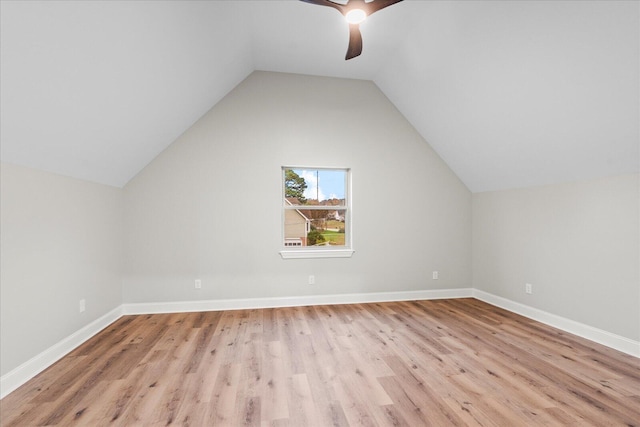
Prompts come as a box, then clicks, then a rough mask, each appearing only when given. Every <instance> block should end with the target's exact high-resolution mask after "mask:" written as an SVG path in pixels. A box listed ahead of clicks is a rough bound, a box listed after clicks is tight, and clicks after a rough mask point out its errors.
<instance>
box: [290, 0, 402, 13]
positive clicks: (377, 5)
mask: <svg viewBox="0 0 640 427" xmlns="http://www.w3.org/2000/svg"><path fill="white" fill-rule="evenodd" d="M302 1H305V0H302ZM401 1H402V0H373V1H371V2H369V3H365V4H366V8H367V10H366V12H367V16H369V15H371V14H373V13H375V12H377V11H379V10H380V9H384V8H385V7H388V6H391V5H392V4H396V3H400V2H401Z"/></svg>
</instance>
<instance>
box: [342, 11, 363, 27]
mask: <svg viewBox="0 0 640 427" xmlns="http://www.w3.org/2000/svg"><path fill="white" fill-rule="evenodd" d="M344 17H345V18H346V19H347V22H348V23H349V24H359V23H361V22H362V21H364V20H365V19H367V13H366V12H365V11H364V10H362V9H351V10H350V11H349V12H347V14H346V15H344Z"/></svg>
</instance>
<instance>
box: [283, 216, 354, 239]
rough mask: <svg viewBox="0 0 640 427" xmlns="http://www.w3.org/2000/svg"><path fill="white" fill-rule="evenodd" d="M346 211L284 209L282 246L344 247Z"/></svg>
mask: <svg viewBox="0 0 640 427" xmlns="http://www.w3.org/2000/svg"><path fill="white" fill-rule="evenodd" d="M346 213H347V211H346V209H303V208H301V209H285V211H284V214H285V215H284V245H285V246H286V247H291V246H345V230H346V225H347V224H346Z"/></svg>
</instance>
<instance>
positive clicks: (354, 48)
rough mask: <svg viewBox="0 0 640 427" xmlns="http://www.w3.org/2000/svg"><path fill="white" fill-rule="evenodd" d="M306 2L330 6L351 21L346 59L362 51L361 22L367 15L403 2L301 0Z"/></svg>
mask: <svg viewBox="0 0 640 427" xmlns="http://www.w3.org/2000/svg"><path fill="white" fill-rule="evenodd" d="M300 1H303V2H305V3H311V4H317V5H318V6H329V7H332V8H334V9H336V10H337V11H338V12H340V13H341V14H343V15H344V17H345V19H346V20H347V22H348V23H349V47H348V48H347V55H346V56H345V58H344V59H345V60H349V59H351V58H355V57H356V56H358V55H360V54H361V53H362V34H360V23H361V22H362V21H364V20H365V19H366V18H367V16H370V15H372V14H373V13H375V12H377V11H379V10H380V9H384V8H385V7H387V6H391V5H392V4H395V3H398V2H401V1H402V0H371V1H365V0H347V3H346V4H342V3H336V2H335V1H331V0H300Z"/></svg>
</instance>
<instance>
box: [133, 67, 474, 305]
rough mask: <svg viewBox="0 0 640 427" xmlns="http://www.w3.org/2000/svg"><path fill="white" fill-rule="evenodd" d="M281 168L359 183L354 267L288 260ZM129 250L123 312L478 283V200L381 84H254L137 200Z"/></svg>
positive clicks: (175, 153) (170, 160) (255, 77)
mask: <svg viewBox="0 0 640 427" xmlns="http://www.w3.org/2000/svg"><path fill="white" fill-rule="evenodd" d="M283 165H287V166H319V167H320V166H325V167H350V168H351V169H352V184H353V242H354V249H355V251H356V252H355V254H354V255H353V257H352V258H348V259H311V260H283V259H281V257H280V255H279V254H278V251H279V249H280V245H281V205H282V200H281V188H280V186H281V185H282V184H281V166H283ZM125 236H126V237H125V244H126V257H125V258H126V267H125V277H124V282H123V290H124V302H125V303H133V302H164V301H185V300H201V299H205V300H206V299H226V298H251V297H279V296H304V295H316V294H318V295H319V294H344V293H365V292H384V291H405V290H407V291H408V290H421V289H450V288H462V287H465V288H466V287H469V285H470V283H471V194H470V192H469V191H468V190H467V188H466V187H465V186H464V185H463V184H462V183H461V182H460V180H459V179H458V178H457V177H456V176H455V175H454V174H453V173H452V172H451V170H450V169H449V168H448V167H447V166H446V165H445V164H444V163H443V161H442V160H441V159H440V158H439V157H438V156H437V155H436V154H435V153H434V151H433V150H432V149H431V148H430V147H429V146H428V145H427V144H426V143H425V141H424V140H423V139H422V138H421V137H420V135H419V134H418V133H417V132H416V131H415V129H414V128H413V127H412V126H411V125H410V124H409V123H408V122H407V121H406V119H405V118H404V117H403V116H402V115H401V114H400V113H399V112H398V111H397V110H396V109H395V108H394V106H393V105H392V104H391V103H390V102H389V101H388V99H387V98H386V97H385V96H384V95H383V94H382V93H381V92H380V90H379V89H378V88H377V87H376V86H375V85H374V84H373V83H372V82H369V81H358V80H345V79H332V78H325V77H310V76H302V75H290V74H279V73H268V72H255V73H253V74H252V75H250V76H249V77H248V78H247V79H246V80H245V81H244V82H243V83H241V84H240V85H239V86H238V87H236V88H235V89H234V90H233V91H232V92H231V93H230V94H229V95H227V97H226V98H224V99H223V100H222V101H221V102H220V103H218V104H217V105H216V106H215V107H214V108H213V109H212V110H211V111H209V112H208V113H207V114H206V115H205V116H203V117H202V118H201V119H200V120H199V121H198V122H197V123H196V124H195V125H194V126H193V127H191V128H190V129H189V130H188V131H187V132H186V133H185V134H183V135H182V136H181V137H180V138H179V139H178V140H177V141H176V142H175V143H173V144H172V145H171V146H170V147H169V148H168V149H167V150H166V151H164V152H163V153H161V155H159V156H158V157H157V158H156V159H155V160H154V161H153V162H152V163H151V164H149V165H148V166H147V167H146V168H145V169H144V170H143V171H141V172H140V173H139V174H138V176H136V177H135V178H134V179H133V180H132V181H131V182H130V183H129V184H128V185H127V186H126V187H125ZM433 270H439V271H440V279H439V280H437V281H434V280H432V278H431V272H432V271H433ZM310 274H313V275H315V278H316V284H315V285H313V286H310V285H308V284H307V276H308V275H310ZM196 278H199V279H202V289H201V290H195V289H194V279H196Z"/></svg>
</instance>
